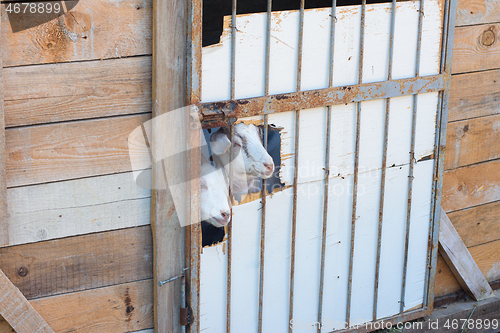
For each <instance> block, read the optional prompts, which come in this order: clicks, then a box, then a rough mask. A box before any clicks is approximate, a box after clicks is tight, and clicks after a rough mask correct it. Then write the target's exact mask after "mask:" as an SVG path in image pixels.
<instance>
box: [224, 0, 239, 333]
mask: <svg viewBox="0 0 500 333" xmlns="http://www.w3.org/2000/svg"><path fill="white" fill-rule="evenodd" d="M236 7H237V0H232V8H231V99H232V100H234V99H235V96H236ZM230 137H231V147H230V150H229V155H230V156H229V160H230V161H233V158H234V156H233V153H234V151H233V145H232V143H233V142H234V123H231V126H230ZM229 198H230V200H232V198H233V165H232V163H230V164H229ZM232 241H233V207H232V206H231V221H230V223H229V224H228V226H227V285H226V289H227V294H226V313H227V317H226V332H227V333H230V332H231V262H232Z"/></svg>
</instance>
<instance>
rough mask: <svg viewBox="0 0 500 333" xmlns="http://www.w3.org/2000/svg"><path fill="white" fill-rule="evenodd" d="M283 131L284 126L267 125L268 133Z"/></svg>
mask: <svg viewBox="0 0 500 333" xmlns="http://www.w3.org/2000/svg"><path fill="white" fill-rule="evenodd" d="M282 129H284V127H283V126H276V125H274V124H269V125H267V130H268V131H281V130H282Z"/></svg>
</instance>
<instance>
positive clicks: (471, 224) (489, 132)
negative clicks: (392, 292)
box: [435, 0, 500, 296]
mask: <svg viewBox="0 0 500 333" xmlns="http://www.w3.org/2000/svg"><path fill="white" fill-rule="evenodd" d="M498 22H500V3H499V2H498V1H488V0H459V1H458V8H457V21H456V31H455V46H454V50H453V76H452V81H451V89H452V93H451V101H450V110H449V111H450V114H449V122H448V136H447V142H446V156H445V170H446V171H445V176H444V188H443V203H442V205H443V208H444V210H445V211H446V212H447V213H448V216H449V218H450V219H451V221H452V222H453V224H454V225H455V228H456V229H457V231H458V233H459V234H460V236H461V237H462V239H463V241H464V242H465V244H466V246H467V247H468V248H469V251H470V252H471V254H472V256H473V257H474V259H475V261H476V262H477V264H478V266H479V268H480V269H481V271H482V272H483V274H484V275H485V276H486V278H487V279H488V281H490V282H493V281H497V280H500V24H499V23H498ZM437 269H438V271H437V275H436V290H435V292H436V296H442V295H446V294H449V293H452V292H455V291H457V290H460V289H461V288H460V286H459V285H458V282H457V281H456V280H455V278H454V277H453V275H452V274H451V272H450V270H449V269H448V267H447V266H446V264H445V263H444V261H443V259H442V258H441V257H439V258H438V268H437Z"/></svg>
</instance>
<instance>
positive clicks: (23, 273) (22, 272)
mask: <svg viewBox="0 0 500 333" xmlns="http://www.w3.org/2000/svg"><path fill="white" fill-rule="evenodd" d="M28 273H29V271H28V269H27V268H26V267H24V266H23V267H21V268H19V270H18V271H17V274H18V275H19V276H21V277H25V276H26V275H28Z"/></svg>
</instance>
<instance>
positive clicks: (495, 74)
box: [448, 70, 500, 121]
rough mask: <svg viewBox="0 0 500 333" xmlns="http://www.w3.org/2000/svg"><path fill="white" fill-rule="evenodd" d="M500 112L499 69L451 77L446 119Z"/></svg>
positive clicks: (454, 119)
mask: <svg viewBox="0 0 500 333" xmlns="http://www.w3.org/2000/svg"><path fill="white" fill-rule="evenodd" d="M498 113H500V70H491V71H484V72H478V73H468V74H458V75H453V76H452V77H451V95H450V105H449V114H448V121H456V120H463V119H468V118H475V117H482V116H489V115H493V114H498Z"/></svg>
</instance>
